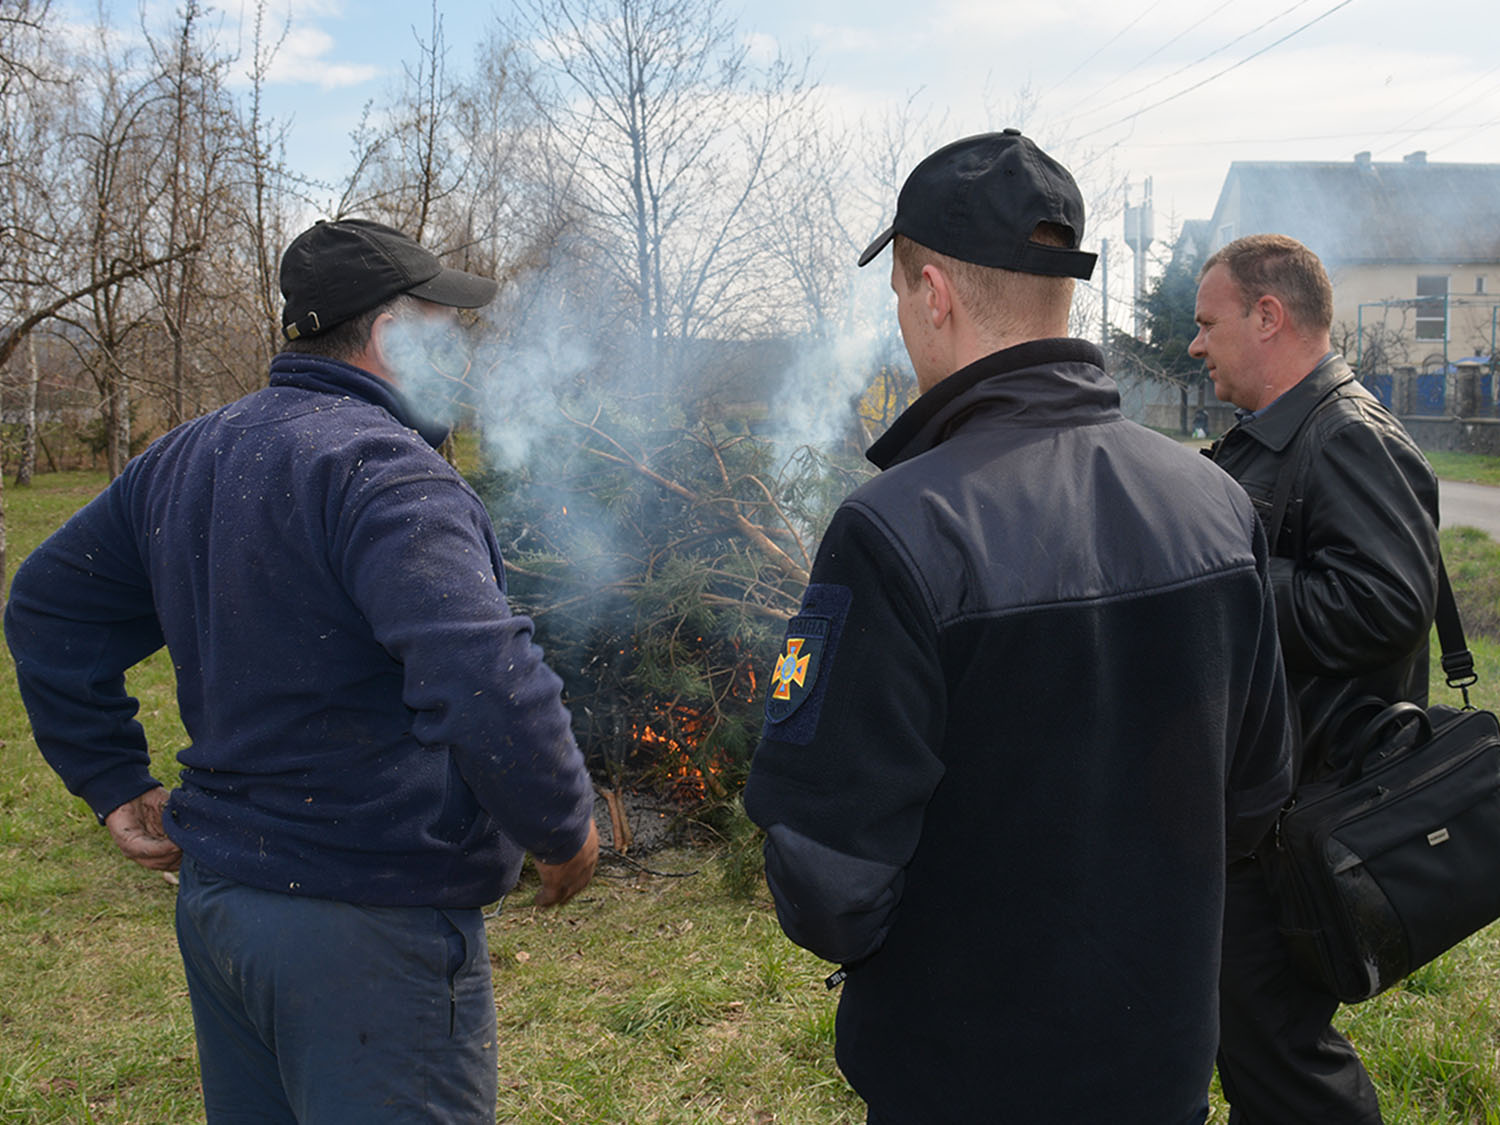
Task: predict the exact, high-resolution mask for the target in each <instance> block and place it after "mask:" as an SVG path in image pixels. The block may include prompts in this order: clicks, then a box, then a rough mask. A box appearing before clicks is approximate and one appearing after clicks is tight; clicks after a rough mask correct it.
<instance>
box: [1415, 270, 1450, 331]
mask: <svg viewBox="0 0 1500 1125" xmlns="http://www.w3.org/2000/svg"><path fill="white" fill-rule="evenodd" d="M1447 338H1448V277H1447V275H1446V274H1428V275H1423V276H1419V277H1418V278H1417V339H1418V340H1446V339H1447Z"/></svg>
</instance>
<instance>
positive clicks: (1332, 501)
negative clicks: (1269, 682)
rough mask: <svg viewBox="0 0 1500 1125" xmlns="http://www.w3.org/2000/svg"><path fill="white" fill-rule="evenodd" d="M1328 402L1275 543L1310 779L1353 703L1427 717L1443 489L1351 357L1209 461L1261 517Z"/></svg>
mask: <svg viewBox="0 0 1500 1125" xmlns="http://www.w3.org/2000/svg"><path fill="white" fill-rule="evenodd" d="M1325 396H1329V397H1331V399H1332V400H1334V401H1331V402H1330V404H1329V405H1328V406H1327V407H1326V408H1324V409H1323V410H1321V411H1319V412H1318V413H1317V415H1316V416H1315V417H1314V418H1313V419H1312V420H1311V422H1310V423H1309V425H1310V426H1311V427H1312V429H1311V431H1310V432H1309V433H1308V434H1307V440H1308V441H1309V442H1310V443H1311V444H1310V448H1309V454H1310V456H1309V457H1308V459H1307V462H1306V467H1305V468H1304V469H1303V471H1302V474H1301V480H1300V481H1298V482H1297V483H1296V485H1295V486H1294V488H1293V490H1292V493H1291V502H1290V503H1289V504H1288V506H1287V510H1286V517H1285V520H1284V522H1283V524H1282V530H1281V533H1280V535H1279V536H1278V537H1277V540H1278V541H1277V542H1275V543H1272V544H1271V555H1272V559H1271V580H1272V585H1273V588H1274V589H1275V592H1276V616H1277V627H1278V632H1279V635H1280V639H1281V650H1282V654H1283V657H1284V658H1285V661H1286V670H1287V681H1288V683H1289V685H1290V686H1291V688H1292V690H1293V691H1294V692H1295V693H1296V696H1297V704H1298V706H1297V710H1298V712H1299V717H1300V720H1301V728H1302V729H1301V738H1300V739H1299V758H1298V764H1299V771H1300V772H1299V777H1300V778H1301V779H1302V780H1304V781H1305V780H1309V779H1311V778H1312V777H1315V776H1317V775H1318V774H1320V773H1323V772H1326V771H1327V769H1328V768H1329V767H1330V766H1331V765H1333V764H1335V763H1337V762H1338V761H1339V760H1340V759H1341V756H1340V754H1339V753H1338V752H1337V750H1336V749H1334V748H1332V747H1331V746H1330V744H1329V736H1330V734H1336V733H1337V723H1338V721H1339V719H1340V718H1341V717H1342V716H1343V715H1345V714H1346V713H1347V712H1348V710H1349V709H1350V707H1351V705H1352V704H1353V703H1354V702H1355V701H1356V700H1358V699H1360V698H1362V697H1366V696H1375V697H1377V698H1379V699H1381V700H1383V701H1385V702H1395V701H1397V700H1403V699H1406V700H1411V701H1413V702H1416V703H1419V704H1423V705H1425V703H1426V700H1427V638H1428V634H1429V631H1430V630H1431V627H1432V618H1433V613H1434V607H1435V605H1436V599H1437V568H1438V536H1437V524H1438V487H1437V478H1436V477H1435V476H1434V475H1433V472H1432V468H1431V466H1430V465H1428V463H1427V459H1426V458H1425V457H1423V456H1422V453H1421V451H1420V450H1419V449H1418V448H1417V446H1416V444H1415V443H1414V442H1413V441H1412V439H1411V437H1410V436H1409V435H1408V434H1407V432H1406V431H1405V430H1404V429H1403V428H1402V426H1401V423H1400V422H1398V421H1397V420H1396V418H1395V417H1394V416H1393V415H1392V414H1391V413H1390V411H1388V410H1386V409H1385V407H1383V406H1381V405H1380V403H1379V402H1378V401H1377V400H1376V399H1375V397H1374V396H1373V395H1371V394H1370V393H1369V392H1368V391H1367V390H1365V388H1364V387H1363V386H1361V385H1360V384H1359V383H1358V382H1357V381H1356V379H1355V377H1354V373H1353V372H1352V371H1350V370H1349V365H1348V364H1347V363H1345V362H1344V359H1343V357H1342V356H1340V355H1338V354H1337V353H1330V354H1329V355H1328V356H1327V357H1325V358H1324V360H1323V361H1322V362H1321V363H1320V364H1319V365H1318V366H1317V367H1316V368H1315V369H1314V370H1313V371H1312V372H1311V373H1310V374H1309V375H1308V376H1307V377H1306V378H1305V379H1303V380H1302V381H1301V382H1300V383H1298V384H1297V385H1296V386H1295V387H1293V388H1292V389H1291V390H1289V391H1287V392H1286V393H1285V394H1283V395H1282V396H1281V397H1280V398H1278V399H1277V400H1276V401H1275V402H1273V403H1272V404H1271V405H1270V406H1268V407H1266V408H1265V409H1264V410H1263V411H1261V412H1260V414H1258V415H1255V416H1252V417H1249V418H1246V419H1244V420H1243V421H1241V422H1240V423H1239V424H1238V425H1236V426H1234V427H1233V428H1232V429H1231V430H1230V431H1229V432H1228V433H1226V434H1225V435H1224V436H1223V437H1222V438H1220V439H1219V440H1218V441H1217V442H1216V443H1215V444H1214V446H1213V448H1212V449H1211V450H1209V455H1210V456H1211V457H1212V458H1213V459H1214V461H1216V462H1217V463H1218V464H1219V465H1220V466H1222V467H1223V468H1224V469H1225V471H1227V472H1228V473H1229V474H1230V475H1231V476H1232V477H1234V478H1235V479H1236V480H1238V481H1239V482H1240V484H1241V485H1242V486H1243V487H1244V489H1245V491H1246V492H1247V493H1249V495H1250V499H1251V500H1252V501H1253V502H1254V504H1255V507H1256V510H1257V511H1259V512H1260V514H1261V518H1262V519H1263V520H1264V519H1266V518H1267V517H1268V514H1269V511H1270V508H1271V504H1272V500H1271V496H1272V492H1273V490H1274V488H1275V485H1276V477H1277V473H1278V472H1279V470H1280V469H1281V466H1282V464H1283V462H1285V460H1286V459H1287V457H1288V456H1289V455H1290V454H1291V453H1292V451H1293V438H1294V437H1295V436H1296V434H1297V431H1298V428H1299V427H1300V426H1301V425H1302V424H1303V421H1304V419H1306V418H1308V416H1309V415H1310V414H1311V413H1312V412H1313V410H1314V408H1315V407H1317V405H1318V404H1319V403H1320V402H1321V401H1323V399H1324V398H1325Z"/></svg>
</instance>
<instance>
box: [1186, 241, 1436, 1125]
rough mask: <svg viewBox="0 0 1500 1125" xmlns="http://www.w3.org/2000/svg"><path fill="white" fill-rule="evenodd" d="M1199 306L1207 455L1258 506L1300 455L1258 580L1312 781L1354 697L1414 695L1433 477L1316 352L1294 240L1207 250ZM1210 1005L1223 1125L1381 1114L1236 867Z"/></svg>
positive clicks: (1429, 596)
mask: <svg viewBox="0 0 1500 1125" xmlns="http://www.w3.org/2000/svg"><path fill="white" fill-rule="evenodd" d="M1196 316H1197V321H1198V325H1199V329H1198V335H1197V338H1196V339H1195V340H1194V341H1193V343H1192V345H1191V347H1190V348H1189V351H1190V352H1191V353H1192V354H1193V355H1195V356H1198V357H1200V358H1203V359H1204V360H1206V361H1207V364H1208V370H1209V374H1210V376H1211V377H1212V378H1213V381H1214V388H1215V392H1216V393H1217V395H1218V397H1219V398H1220V399H1223V400H1225V401H1228V402H1230V403H1232V404H1233V405H1235V406H1236V407H1238V408H1239V412H1240V420H1239V422H1238V423H1237V424H1236V425H1235V426H1234V427H1233V428H1232V429H1231V430H1230V431H1229V432H1228V433H1226V434H1225V435H1224V436H1223V437H1222V438H1221V439H1219V441H1218V442H1217V443H1215V445H1214V447H1213V449H1212V450H1211V451H1210V454H1211V456H1212V457H1213V459H1214V460H1215V461H1216V462H1217V463H1218V464H1219V465H1221V466H1222V467H1223V468H1224V469H1225V470H1226V471H1228V472H1229V473H1230V475H1232V476H1233V477H1234V478H1235V479H1236V480H1238V481H1239V482H1240V484H1241V485H1242V486H1243V487H1244V488H1245V491H1246V492H1248V493H1249V495H1250V498H1251V500H1252V501H1253V502H1254V504H1255V506H1256V508H1257V509H1258V510H1259V511H1260V512H1261V514H1262V518H1267V517H1268V516H1269V515H1270V513H1271V511H1272V508H1273V507H1274V494H1275V492H1276V488H1277V482H1278V479H1279V476H1280V474H1281V473H1282V472H1283V469H1284V466H1286V465H1287V464H1288V462H1289V461H1290V460H1291V459H1292V456H1293V454H1294V451H1295V450H1296V449H1298V448H1301V449H1304V450H1305V454H1304V455H1302V456H1299V457H1298V464H1297V465H1296V466H1293V468H1292V469H1290V470H1288V471H1291V472H1293V473H1294V474H1295V475H1294V476H1293V477H1292V478H1291V486H1290V491H1289V492H1288V493H1287V497H1288V502H1286V503H1285V505H1284V513H1285V515H1284V519H1283V521H1282V523H1281V527H1280V530H1279V533H1274V532H1273V533H1274V534H1275V535H1276V538H1275V541H1274V542H1273V543H1271V554H1272V559H1271V580H1272V584H1273V587H1274V589H1275V595H1276V617H1277V625H1278V632H1279V634H1280V638H1281V650H1282V655H1283V658H1284V660H1285V662H1286V672H1287V682H1288V684H1289V685H1290V687H1291V689H1292V691H1293V693H1294V694H1295V696H1296V700H1297V712H1298V716H1299V719H1300V727H1301V736H1300V739H1299V743H1298V747H1297V763H1298V777H1299V780H1300V781H1308V780H1311V779H1312V778H1315V777H1317V776H1319V775H1321V774H1323V773H1326V772H1327V771H1328V770H1329V769H1330V768H1332V767H1333V766H1334V765H1336V764H1338V751H1337V747H1336V745H1335V744H1334V743H1335V739H1334V738H1333V737H1332V736H1334V735H1335V733H1336V732H1337V727H1338V722H1339V720H1340V718H1341V717H1342V716H1343V715H1345V714H1346V713H1347V712H1348V711H1349V710H1350V707H1351V704H1353V703H1354V702H1355V701H1357V700H1360V699H1362V698H1366V697H1370V696H1373V697H1375V698H1378V699H1380V700H1381V701H1383V702H1386V703H1391V702H1395V701H1397V700H1411V701H1413V702H1416V703H1419V704H1425V703H1426V700H1427V638H1428V632H1429V630H1430V628H1431V626H1432V618H1433V612H1434V606H1435V604H1436V597H1437V567H1438V539H1437V522H1438V494H1437V481H1436V479H1435V478H1434V476H1433V473H1432V469H1431V467H1430V466H1429V465H1428V464H1427V461H1426V459H1425V458H1424V457H1423V456H1422V453H1421V451H1420V450H1418V449H1417V447H1416V445H1415V444H1414V443H1413V442H1412V440H1411V438H1410V437H1409V436H1408V435H1407V433H1406V431H1405V430H1404V429H1402V427H1401V424H1400V423H1399V422H1398V421H1397V420H1396V419H1395V418H1394V417H1393V416H1392V415H1391V413H1390V412H1389V411H1387V410H1386V409H1385V408H1384V407H1383V406H1381V405H1380V403H1379V402H1378V401H1376V399H1375V398H1374V397H1373V396H1372V395H1371V394H1370V393H1369V392H1368V391H1366V390H1365V389H1364V387H1362V386H1361V385H1360V384H1359V383H1358V382H1357V381H1355V378H1354V375H1353V373H1352V372H1351V371H1350V370H1349V366H1348V364H1346V363H1345V362H1344V359H1343V357H1342V356H1340V355H1339V354H1338V353H1337V352H1335V351H1333V350H1332V348H1331V347H1330V346H1329V326H1330V323H1331V321H1332V318H1333V291H1332V288H1331V286H1330V285H1329V282H1328V276H1327V274H1326V273H1325V272H1324V270H1323V266H1322V263H1321V262H1319V261H1318V259H1317V256H1316V255H1314V254H1313V253H1312V252H1311V251H1310V250H1308V249H1307V248H1306V247H1305V246H1303V245H1302V244H1301V243H1299V242H1297V241H1295V240H1293V239H1290V238H1287V237H1285V236H1282V235H1252V236H1250V237H1247V238H1242V239H1240V240H1238V241H1236V242H1232V243H1230V244H1229V245H1228V246H1225V247H1224V248H1223V249H1221V250H1219V251H1218V252H1217V253H1216V254H1214V255H1213V256H1212V257H1210V258H1209V259H1208V261H1207V262H1206V263H1205V264H1204V267H1203V271H1202V274H1201V276H1200V281H1199V288H1198V302H1197V312H1196ZM1304 429H1305V430H1306V432H1305V433H1303V434H1302V435H1301V437H1300V439H1299V438H1298V433H1299V430H1304ZM1294 439H1295V440H1294ZM1221 1005H1222V1010H1221V1021H1222V1042H1221V1046H1220V1052H1219V1076H1220V1080H1221V1083H1222V1085H1223V1088H1224V1093H1225V1096H1226V1098H1228V1100H1229V1102H1230V1105H1231V1111H1230V1122H1231V1123H1232V1125H1303V1123H1305V1125H1342V1123H1345V1122H1351V1123H1352V1122H1358V1123H1360V1125H1368V1123H1371V1122H1379V1121H1380V1107H1379V1104H1378V1102H1377V1100H1376V1096H1375V1090H1374V1087H1373V1086H1372V1084H1371V1082H1370V1078H1369V1075H1368V1074H1366V1073H1365V1069H1364V1067H1363V1065H1362V1064H1361V1063H1360V1060H1359V1056H1358V1055H1357V1054H1355V1052H1354V1048H1353V1047H1352V1046H1351V1045H1350V1044H1349V1041H1348V1040H1347V1039H1345V1038H1344V1037H1343V1036H1342V1035H1340V1034H1339V1033H1338V1032H1337V1031H1336V1030H1334V1029H1333V1027H1332V1026H1331V1025H1330V1020H1331V1019H1332V1017H1333V1014H1334V1012H1335V1010H1336V1009H1337V1007H1338V1001H1337V1000H1336V999H1335V998H1334V997H1332V996H1330V995H1328V994H1327V993H1324V992H1321V991H1319V990H1317V989H1315V988H1313V987H1311V986H1310V985H1308V984H1306V983H1304V982H1303V980H1302V979H1301V978H1300V977H1299V976H1298V975H1297V973H1296V972H1295V970H1294V969H1293V968H1292V966H1291V964H1290V962H1289V960H1288V958H1287V954H1286V951H1285V947H1284V945H1283V943H1282V941H1281V939H1280V936H1279V935H1278V934H1277V932H1276V927H1275V922H1274V917H1273V914H1272V909H1271V903H1270V900H1269V897H1268V896H1267V893H1266V888H1265V884H1264V881H1263V880H1262V878H1261V873H1260V870H1259V868H1258V867H1257V866H1256V865H1255V864H1254V863H1253V862H1249V861H1247V862H1244V863H1241V864H1237V865H1235V866H1234V867H1233V868H1232V869H1231V872H1230V883H1229V898H1228V904H1227V908H1226V918H1225V934H1224V968H1223V974H1222V996H1221Z"/></svg>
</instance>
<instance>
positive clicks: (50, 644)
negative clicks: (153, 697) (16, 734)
mask: <svg viewBox="0 0 1500 1125" xmlns="http://www.w3.org/2000/svg"><path fill="white" fill-rule="evenodd" d="M129 473H130V470H128V469H127V477H121V478H120V479H118V480H117V481H115V483H114V484H113V485H112V486H111V487H110V488H108V489H107V490H105V491H104V492H103V493H101V494H100V495H99V496H97V497H96V498H95V499H94V500H92V501H90V502H89V503H88V504H87V505H85V506H84V507H83V508H82V509H80V510H79V511H78V512H76V513H74V515H73V517H72V518H71V519H69V520H68V522H67V523H65V524H64V525H63V526H62V527H61V528H59V529H58V530H57V531H56V532H54V533H53V534H52V535H51V536H49V537H48V538H47V539H46V540H45V541H44V542H43V543H42V544H41V545H40V546H39V547H37V548H36V549H35V550H34V551H32V552H31V554H30V555H28V556H27V558H26V561H25V562H24V563H22V564H21V566H20V568H19V569H18V570H17V571H16V576H15V581H14V582H13V583H12V585H11V592H10V601H9V603H8V604H7V605H6V607H5V638H6V642H7V643H8V644H9V646H10V650H11V655H12V656H13V657H14V659H15V664H16V680H17V683H18V686H19V688H20V693H21V699H22V701H23V703H24V704H25V706H26V712H27V715H28V717H29V718H30V720H31V727H32V732H33V734H34V736H35V738H36V743H37V746H38V748H39V749H40V750H41V752H42V756H43V757H44V758H46V760H47V763H48V765H50V766H51V767H52V768H53V770H55V771H56V772H57V774H58V775H59V776H60V777H61V778H62V780H63V783H64V784H65V785H66V786H67V787H68V791H69V792H71V793H73V794H75V795H76V796H78V797H81V798H83V800H84V801H85V802H86V803H87V804H88V806H89V807H90V808H91V809H92V810H93V812H94V815H95V816H96V817H97V818H99V819H100V820H103V818H104V817H105V816H107V815H108V814H109V813H110V812H112V811H114V810H115V809H117V808H119V806H121V805H122V804H124V803H125V802H127V801H130V800H133V799H135V798H136V797H138V796H140V795H141V794H142V793H144V792H146V791H147V790H148V789H154V788H155V787H156V786H157V785H158V784H160V783H159V782H158V781H157V780H156V779H155V778H153V777H152V776H151V773H150V768H149V766H150V754H149V752H148V749H147V745H146V732H145V730H144V729H143V728H142V727H141V724H140V723H139V722H138V721H137V720H136V717H135V716H136V712H137V710H138V709H139V705H138V704H137V702H136V700H135V699H133V698H132V697H131V696H130V695H129V694H128V693H127V691H126V688H125V672H126V670H127V669H128V668H130V667H131V666H133V665H135V664H137V663H139V662H140V661H141V660H144V659H145V658H146V657H148V656H150V655H151V654H152V653H153V652H155V651H156V650H157V649H159V648H160V647H161V646H162V643H163V641H162V634H161V626H160V624H159V623H158V621H157V618H156V610H155V605H154V603H153V601H152V597H151V588H150V584H149V582H148V581H147V578H146V574H145V570H144V568H143V566H142V564H141V560H140V555H139V552H138V551H137V549H136V545H135V541H134V539H133V538H132V536H131V535H130V533H129V530H128V523H127V521H126V520H125V519H124V518H123V514H122V504H123V503H124V501H123V495H124V489H125V487H126V481H127V479H128V474H129Z"/></svg>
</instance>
